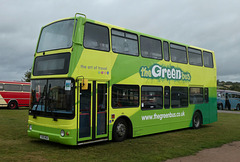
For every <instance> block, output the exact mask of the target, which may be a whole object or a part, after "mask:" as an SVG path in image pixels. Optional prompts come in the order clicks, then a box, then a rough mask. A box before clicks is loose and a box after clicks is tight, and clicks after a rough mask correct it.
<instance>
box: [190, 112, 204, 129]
mask: <svg viewBox="0 0 240 162" xmlns="http://www.w3.org/2000/svg"><path fill="white" fill-rule="evenodd" d="M192 122H193V123H192V124H193V128H194V129H198V128H200V127H201V124H202V116H201V114H200V113H199V112H198V111H196V112H195V113H194V115H193V119H192Z"/></svg>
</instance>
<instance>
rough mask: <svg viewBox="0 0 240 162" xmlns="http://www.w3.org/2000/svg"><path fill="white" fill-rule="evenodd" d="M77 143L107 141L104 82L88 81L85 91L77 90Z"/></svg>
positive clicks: (106, 109) (105, 90) (106, 96)
mask: <svg viewBox="0 0 240 162" xmlns="http://www.w3.org/2000/svg"><path fill="white" fill-rule="evenodd" d="M79 91H80V93H79V94H78V95H79V97H78V99H79V100H80V103H79V102H78V103H79V114H78V115H79V119H78V142H80V144H81V141H87V142H91V141H99V140H107V137H108V129H107V128H108V127H107V123H108V122H107V119H108V93H107V92H108V86H107V83H106V82H98V81H89V82H88V88H87V89H86V90H83V89H81V88H80V89H79Z"/></svg>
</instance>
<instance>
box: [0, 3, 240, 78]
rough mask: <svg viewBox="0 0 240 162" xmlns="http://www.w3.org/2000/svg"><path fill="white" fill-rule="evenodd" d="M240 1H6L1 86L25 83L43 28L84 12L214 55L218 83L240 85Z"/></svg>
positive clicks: (0, 29) (1, 11)
mask: <svg viewBox="0 0 240 162" xmlns="http://www.w3.org/2000/svg"><path fill="white" fill-rule="evenodd" d="M239 6H240V1H235V0H229V1H223V0H220V1H219V0H213V1H208V0H202V1H191V0H182V1H179V0H171V1H166V0H160V1H159V0H149V1H145V0H132V1H129V0H91V1H89V0H83V1H78V0H72V1H69V2H68V1H64V0H42V1H36V0H35V1H34V0H24V1H21V0H16V1H8V0H3V2H2V3H1V6H0V19H1V24H0V73H1V76H0V80H21V78H22V76H23V74H24V72H25V71H27V70H28V69H29V68H30V67H31V66H32V62H33V54H34V51H35V48H36V44H37V39H38V35H39V32H40V29H41V27H42V26H43V25H46V24H48V23H50V22H52V21H54V20H57V19H61V18H65V17H73V16H74V14H75V13H76V12H82V13H85V14H86V15H87V17H88V18H90V19H94V20H98V21H103V22H106V23H109V24H113V25H117V26H121V27H124V28H128V29H132V30H136V31H139V32H142V33H146V34H150V35H155V36H158V37H161V38H165V39H169V40H173V41H177V42H181V43H185V44H190V45H194V46H198V47H202V48H206V49H210V50H214V51H215V55H216V62H217V67H218V78H219V79H223V80H234V81H236V80H238V81H240V72H239V70H238V69H239V65H238V64H239V63H238V62H239V60H240V54H239V51H240V46H239V44H240V32H239V28H240V21H238V20H239V18H240V10H239Z"/></svg>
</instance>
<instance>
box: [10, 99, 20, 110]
mask: <svg viewBox="0 0 240 162" xmlns="http://www.w3.org/2000/svg"><path fill="white" fill-rule="evenodd" d="M8 108H9V109H17V108H18V103H17V101H10V102H9V103H8Z"/></svg>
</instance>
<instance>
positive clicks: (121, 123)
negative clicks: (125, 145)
mask: <svg viewBox="0 0 240 162" xmlns="http://www.w3.org/2000/svg"><path fill="white" fill-rule="evenodd" d="M127 134H128V125H127V123H126V121H125V120H124V119H119V120H117V121H116V123H115V124H114V127H113V140H114V141H116V142H121V141H124V140H125V139H126V138H127Z"/></svg>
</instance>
